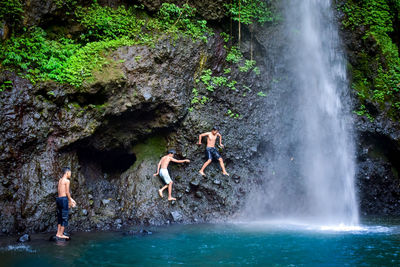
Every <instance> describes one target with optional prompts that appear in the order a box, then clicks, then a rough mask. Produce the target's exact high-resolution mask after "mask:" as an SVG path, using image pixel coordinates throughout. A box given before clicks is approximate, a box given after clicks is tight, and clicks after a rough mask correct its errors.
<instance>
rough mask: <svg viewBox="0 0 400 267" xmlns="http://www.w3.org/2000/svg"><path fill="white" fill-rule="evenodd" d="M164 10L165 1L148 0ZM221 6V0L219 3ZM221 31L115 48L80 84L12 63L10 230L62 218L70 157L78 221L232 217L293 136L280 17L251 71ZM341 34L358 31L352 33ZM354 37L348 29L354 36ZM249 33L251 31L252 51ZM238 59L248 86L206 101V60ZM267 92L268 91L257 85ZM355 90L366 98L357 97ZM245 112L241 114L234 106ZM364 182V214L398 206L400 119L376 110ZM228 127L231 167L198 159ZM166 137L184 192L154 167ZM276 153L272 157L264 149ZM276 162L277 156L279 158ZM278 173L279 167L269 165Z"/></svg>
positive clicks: (47, 14)
mask: <svg viewBox="0 0 400 267" xmlns="http://www.w3.org/2000/svg"><path fill="white" fill-rule="evenodd" d="M140 2H141V3H143V4H144V5H145V6H146V7H147V8H148V9H149V10H156V9H157V7H159V5H160V3H159V1H158V2H157V1H140ZM35 3H36V2H35V1H29V6H26V7H25V9H26V10H31V11H29V12H28V11H27V12H28V13H27V16H26V17H29V16H31V17H32V19H31V20H30V22H31V23H33V24H36V23H45V22H46V19H49V18H51V17H52V16H57V8H56V6H53V2H52V1H49V2H46V4H43V3H41V4H40V5H39V6H40V7H41V8H40V10H41V11H40V12H39V11H37V12H36V10H37V9H35V8H34V7H35V5H36V4H35ZM104 3H105V4H106V1H105V2H104ZM193 3H195V5H197V6H196V7H198V9H199V10H200V13H201V15H202V16H204V17H205V18H207V19H220V18H222V17H223V15H222V13H221V11H220V8H221V6H222V3H223V2H221V1H214V2H213V1H202V2H201V3H200V2H199V3H197V2H193ZM214 6H215V7H216V8H214ZM215 30H216V32H217V34H215V35H214V36H212V37H210V38H209V40H208V43H207V44H205V43H204V42H193V41H192V40H189V39H186V38H179V39H177V40H174V39H173V38H168V37H167V36H165V37H162V38H160V40H158V41H157V42H156V44H155V47H153V48H151V47H147V46H131V47H121V48H119V49H118V50H117V51H115V52H113V53H112V54H111V55H110V58H112V59H114V61H113V62H115V63H114V64H110V65H108V66H106V67H105V68H103V71H102V72H101V73H95V81H94V82H92V83H90V84H85V86H84V87H83V88H82V89H81V90H76V89H74V88H71V87H69V86H67V85H61V84H56V83H53V82H45V83H40V84H36V85H33V84H31V83H29V82H28V81H27V80H25V79H23V78H21V77H18V76H16V74H14V73H11V72H4V73H2V74H1V76H0V79H1V80H11V81H13V87H12V88H11V89H7V90H5V91H3V92H2V93H1V94H0V114H1V116H0V121H1V124H0V125H1V126H0V148H1V149H0V177H1V184H0V210H1V213H0V229H2V232H3V233H10V232H16V231H26V230H29V231H50V230H54V229H55V227H56V217H55V201H54V199H55V196H56V185H57V181H58V178H59V177H60V175H61V174H60V170H61V168H62V167H64V166H70V167H71V168H72V179H71V185H72V188H71V190H72V196H73V197H74V198H75V200H76V201H77V203H78V207H77V208H75V209H73V210H72V215H71V217H70V218H71V224H70V227H69V229H71V230H92V229H111V228H119V227H121V226H123V225H129V224H156V225H158V224H167V223H172V222H180V223H192V222H204V221H208V222H209V221H216V220H221V218H223V219H229V218H231V217H232V216H235V214H236V212H237V211H239V210H240V208H241V207H243V205H245V203H246V198H247V197H248V196H249V195H250V194H249V193H250V192H251V191H252V190H253V189H254V188H260V187H262V186H263V179H264V177H263V176H264V175H265V173H264V170H265V169H266V165H268V158H270V157H273V156H274V155H275V154H276V153H278V152H279V151H274V148H273V147H272V146H271V143H273V142H271V140H273V139H279V138H284V132H280V130H279V129H280V128H276V127H275V126H276V125H277V124H279V123H290V118H289V119H287V121H284V122H282V118H281V117H280V115H281V114H285V110H286V109H290V107H286V106H284V104H282V103H285V101H284V99H285V98H287V97H293V96H291V93H290V92H286V91H280V90H275V89H277V88H275V89H274V86H273V84H274V82H275V77H274V74H275V72H276V69H279V68H282V66H276V64H275V62H278V61H276V60H275V59H276V57H279V54H277V52H279V51H280V52H283V51H281V49H282V47H283V46H282V42H284V41H285V39H284V37H282V36H281V35H280V34H279V31H280V29H279V26H276V25H272V26H271V25H269V26H268V27H266V28H259V29H255V30H254V31H255V32H254V38H253V44H252V46H253V47H254V48H255V49H254V51H255V54H254V58H255V60H256V61H257V65H258V67H259V68H260V73H261V75H256V73H254V72H253V71H250V72H241V71H239V69H238V68H237V66H236V67H232V66H231V65H230V64H228V63H227V62H226V61H225V56H226V50H225V49H224V47H223V44H224V43H223V40H222V38H221V37H219V34H218V31H219V29H215ZM343 34H350V35H351V34H353V33H348V32H347V33H346V32H343ZM344 36H345V37H346V35H344ZM352 36H353V38H351V36H347V37H346V38H344V39H345V40H346V41H348V42H347V43H346V46H347V48H348V54H349V59H350V60H353V59H354V60H357V59H356V57H355V53H356V51H357V46H358V45H362V44H357V45H355V42H356V41H355V40H357V38H356V39H354V35H352ZM249 39H250V38H248V36H247V35H246V30H245V33H244V37H243V39H242V50H244V51H245V55H246V56H247V57H248V58H249V49H250V41H249ZM228 67H232V72H231V73H230V74H229V78H230V79H231V80H235V81H237V86H236V87H237V88H238V90H230V89H228V88H224V89H223V90H222V89H221V90H215V91H213V92H211V91H207V90H205V88H203V91H202V92H201V93H202V94H203V95H204V96H206V97H207V99H208V100H207V103H205V104H204V105H203V104H192V103H191V102H192V99H193V97H194V92H193V91H192V90H193V88H194V87H197V89H198V90H201V88H199V87H198V84H197V83H196V79H198V78H199V76H200V75H201V72H202V70H204V69H211V71H212V73H213V74H214V75H221V74H222V73H223V72H224V69H225V68H228ZM260 91H263V92H265V93H267V97H263V96H260V95H257V93H258V92H260ZM354 99H355V101H356V97H355V96H354ZM232 113H233V114H238V117H237V118H235V116H233V117H232V116H230V114H232ZM356 120H357V124H356V126H357V131H358V135H359V139H358V160H359V171H358V176H357V177H358V188H359V198H360V205H361V210H362V212H363V213H364V214H399V212H400V209H399V208H398V206H399V205H400V203H399V199H400V198H399V196H400V191H399V190H400V189H399V188H400V186H399V177H398V171H399V169H400V162H399V159H400V156H399V155H400V145H399V129H400V128H399V124H398V123H396V122H393V121H390V120H389V119H387V118H385V116H384V115H382V116H381V117H379V116H378V119H377V120H375V121H374V122H370V121H368V120H365V119H363V118H361V117H358V118H356ZM214 125H218V126H219V127H220V131H221V134H222V136H223V140H222V141H223V144H224V145H225V149H223V150H221V154H222V157H223V158H224V159H225V162H226V167H227V171H228V172H229V173H231V176H229V177H226V176H222V174H221V172H220V169H219V166H218V164H217V163H213V164H211V165H210V166H209V167H208V168H207V169H206V173H207V174H208V175H207V177H206V178H203V177H201V176H200V175H199V173H198V170H199V169H200V167H201V166H202V164H203V163H204V161H205V158H204V148H205V145H203V146H202V147H199V146H197V145H196V142H197V140H198V134H200V133H202V132H205V131H209V130H210V128H211V127H212V126H214ZM168 148H175V149H176V150H177V152H178V153H177V156H176V157H177V158H189V159H190V160H191V163H190V164H179V165H178V164H173V163H171V165H170V168H169V169H170V174H171V176H172V179H173V181H174V187H173V194H174V195H175V196H176V197H177V201H174V202H168V201H167V200H166V199H165V198H164V199H161V198H160V197H159V196H158V193H157V190H158V189H159V188H160V187H161V186H162V185H163V184H162V182H161V180H160V178H158V177H153V173H154V172H155V171H156V166H157V163H158V161H159V159H160V157H161V156H162V155H163V154H164V153H165V152H166V151H167V149H168ZM266 159H267V160H266ZM270 167H271V166H270ZM271 177H272V176H271Z"/></svg>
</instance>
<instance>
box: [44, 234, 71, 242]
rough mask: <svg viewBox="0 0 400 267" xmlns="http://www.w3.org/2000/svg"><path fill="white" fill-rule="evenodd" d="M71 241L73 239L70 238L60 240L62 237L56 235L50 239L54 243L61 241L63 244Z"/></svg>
mask: <svg viewBox="0 0 400 267" xmlns="http://www.w3.org/2000/svg"><path fill="white" fill-rule="evenodd" d="M70 240H71V237H68V238H60V237H58V236H55V235H52V236H50V238H49V241H52V242H59V241H61V242H66V241H70Z"/></svg>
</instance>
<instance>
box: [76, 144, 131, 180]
mask: <svg viewBox="0 0 400 267" xmlns="http://www.w3.org/2000/svg"><path fill="white" fill-rule="evenodd" d="M78 158H79V164H80V165H81V166H83V167H84V166H91V169H92V170H93V168H94V169H97V172H99V171H100V172H101V173H102V174H103V175H104V174H107V175H110V176H113V175H116V174H121V173H123V172H125V171H126V170H128V169H129V167H131V166H132V165H133V164H134V163H135V161H136V155H135V154H133V153H128V152H126V151H121V150H111V151H98V150H95V149H91V148H81V149H79V151H78ZM84 169H86V168H84ZM91 173H93V171H92V172H91ZM89 176H90V175H89Z"/></svg>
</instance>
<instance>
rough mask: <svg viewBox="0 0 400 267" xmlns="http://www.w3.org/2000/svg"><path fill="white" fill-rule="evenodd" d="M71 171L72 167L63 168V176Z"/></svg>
mask: <svg viewBox="0 0 400 267" xmlns="http://www.w3.org/2000/svg"><path fill="white" fill-rule="evenodd" d="M70 171H71V168H70V167H64V168H62V173H63V175H64V174H65V173H66V172H70Z"/></svg>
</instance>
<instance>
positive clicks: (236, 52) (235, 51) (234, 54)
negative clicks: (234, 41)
mask: <svg viewBox="0 0 400 267" xmlns="http://www.w3.org/2000/svg"><path fill="white" fill-rule="evenodd" d="M242 58H243V54H242V52H241V51H240V49H239V48H238V47H237V46H232V47H231V48H230V49H229V51H228V53H227V55H226V61H228V62H231V63H239V61H240V60H241V59H242Z"/></svg>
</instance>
